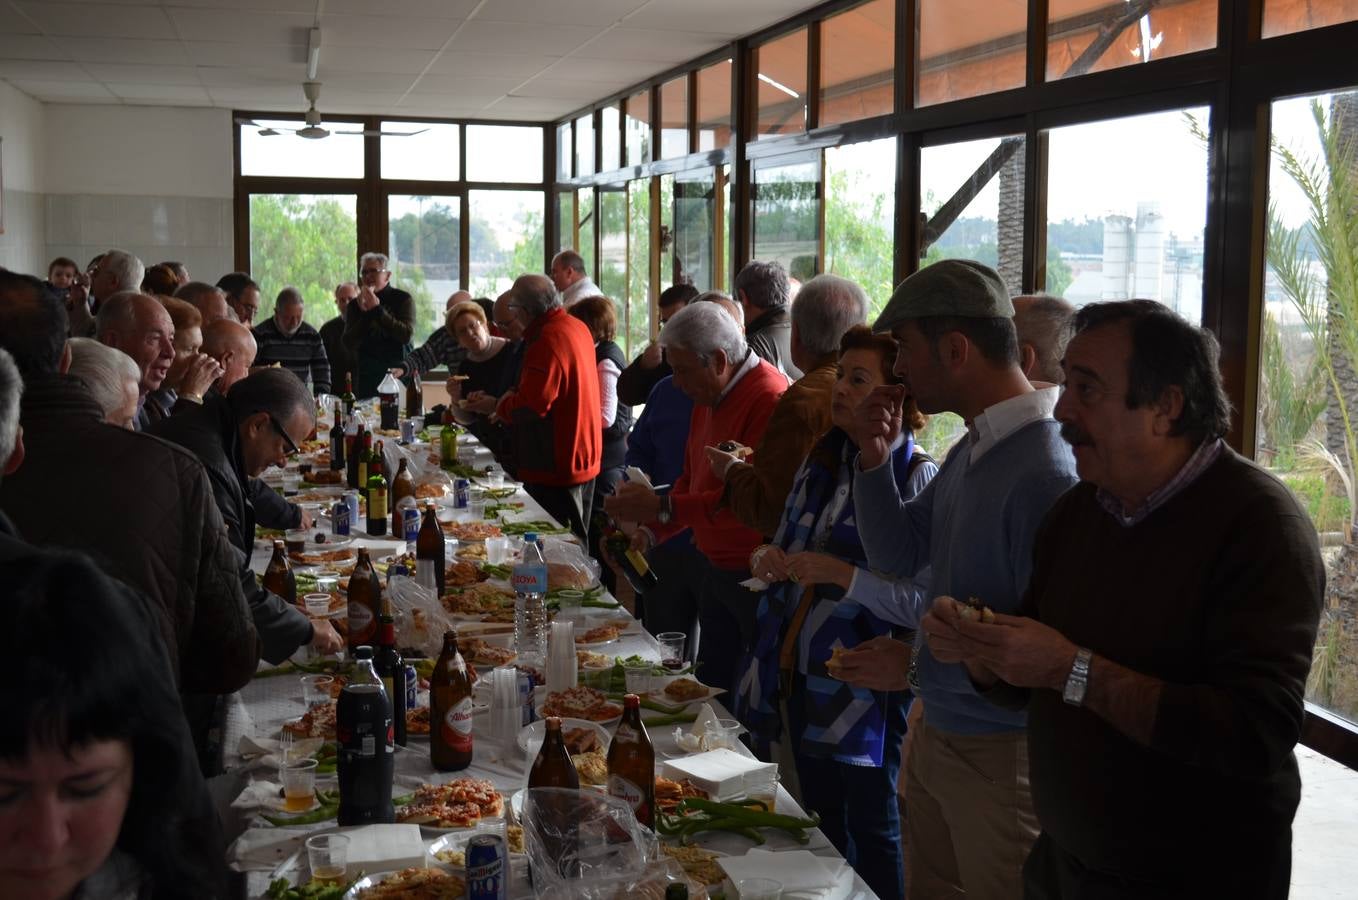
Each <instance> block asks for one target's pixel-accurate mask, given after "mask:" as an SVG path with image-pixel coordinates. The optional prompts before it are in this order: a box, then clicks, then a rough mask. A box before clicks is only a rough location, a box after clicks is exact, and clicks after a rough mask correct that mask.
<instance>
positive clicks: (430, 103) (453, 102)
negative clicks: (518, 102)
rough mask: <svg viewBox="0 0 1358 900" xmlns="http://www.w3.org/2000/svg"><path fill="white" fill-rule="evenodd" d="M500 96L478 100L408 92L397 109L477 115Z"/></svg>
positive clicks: (426, 112) (452, 115)
mask: <svg viewBox="0 0 1358 900" xmlns="http://www.w3.org/2000/svg"><path fill="white" fill-rule="evenodd" d="M497 99H499V98H498V97H492V98H488V99H486V100H482V101H480V102H477V101H476V100H475V98H472V97H466V96H459V97H446V96H444V95H442V94H408V95H406V96H405V97H404V98H402V100H401V101H400V102H399V103H398V104H396V109H398V110H406V111H407V112H409V113H411V114H414V115H421V116H435V115H437V116H450V117H454V118H455V117H457V116H468V117H473V118H474V117H476V116H478V115H480V113H481V110H482V109H484V108H485V106H486V104H488V103H492V102H494V101H495V100H497Z"/></svg>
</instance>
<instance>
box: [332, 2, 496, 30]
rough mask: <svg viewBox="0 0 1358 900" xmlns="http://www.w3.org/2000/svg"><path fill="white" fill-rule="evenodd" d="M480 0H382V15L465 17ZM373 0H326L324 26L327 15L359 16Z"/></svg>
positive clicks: (367, 9) (392, 16)
mask: <svg viewBox="0 0 1358 900" xmlns="http://www.w3.org/2000/svg"><path fill="white" fill-rule="evenodd" d="M479 2H480V0H382V4H381V6H382V15H384V16H387V17H391V18H397V17H399V18H406V17H420V18H433V19H465V18H467V17H468V16H470V15H471V14H472V11H473V10H474V9H476V6H477V4H478V3H479ZM376 5H377V4H376V3H375V2H374V0H326V3H325V15H324V16H323V17H322V18H321V27H322V28H324V27H325V24H326V22H328V21H329V17H330V16H332V15H335V16H359V15H363V14H365V13H371V12H372V11H373V7H374V6H376Z"/></svg>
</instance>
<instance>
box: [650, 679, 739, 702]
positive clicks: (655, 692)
mask: <svg viewBox="0 0 1358 900" xmlns="http://www.w3.org/2000/svg"><path fill="white" fill-rule="evenodd" d="M651 678H652V680H653V683H654V682H656V681H660V682H661V683H660V684H659V686H658V687H652V688H651V690H649V691H647V692H646V696H648V697H650V698H651V699H652V700H658V701H660V702H661V703H668V704H669V705H670V706H681V705H682V706H689V705H691V704H694V703H702V702H704V701H707V700H711V699H712V698H713V697H716V696H717V695H718V694H724V693H726V691H725V690H724V689H722V688H714V687H712V686H711V685H707V684H703V683H702V682H701V681H698V679H697V678H694V677H693V675H692V674H689V675H674V676H669V675H652V676H651ZM681 678H687V679H689V680H690V681H697V682H698V684H699V685H701V686H702V687H704V688H706V689H707V693H706V694H704V695H702V696H701V697H694V698H693V699H692V700H683V699H680V698H679V697H672V696H670V695H669V694H667V693H665V688H666V687H668V686H669V685H670V684H672V683H674V682H676V681H678V680H679V679H681Z"/></svg>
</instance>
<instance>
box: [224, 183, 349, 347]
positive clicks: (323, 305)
mask: <svg viewBox="0 0 1358 900" xmlns="http://www.w3.org/2000/svg"><path fill="white" fill-rule="evenodd" d="M357 199H358V198H357V197H356V196H355V195H354V194H251V195H250V274H251V275H253V276H254V279H255V281H257V282H259V286H260V292H259V293H260V298H259V299H260V308H259V312H258V313H257V314H256V315H255V321H256V322H262V321H264V320H265V319H267V318H268V317H269V316H272V315H273V306H274V300H275V299H276V298H277V296H278V292H279V291H281V290H282V289H283V288H285V287H289V286H291V287H295V288H297V290H299V291H301V292H302V297H303V298H304V299H305V300H306V303H307V305H308V306H309V307H311V309H312V310H313V311H314V310H321V314H322V315H323V316H324V318H321V319H320V320H319V321H324V320H325V319H328V318H330V310H331V309H333V308H334V307H333V306H332V305H331V304H333V303H334V290H335V285H337V284H339V283H340V282H341V281H352V280H353V279H354V278H355V277H356V276H357V274H358V226H357V223H356V218H355V208H356V206H357ZM311 315H312V317H313V318H315V317H316V313H315V312H312V313H311Z"/></svg>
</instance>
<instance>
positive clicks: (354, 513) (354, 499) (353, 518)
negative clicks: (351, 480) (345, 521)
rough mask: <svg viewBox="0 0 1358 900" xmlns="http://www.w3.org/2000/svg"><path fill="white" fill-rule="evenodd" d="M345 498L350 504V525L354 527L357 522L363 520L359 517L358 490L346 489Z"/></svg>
mask: <svg viewBox="0 0 1358 900" xmlns="http://www.w3.org/2000/svg"><path fill="white" fill-rule="evenodd" d="M344 499H345V501H346V502H347V503H348V504H349V526H350V527H351V528H352V527H353V524H354V523H355V522H360V521H362V520H361V519H359V517H358V491H345V492H344Z"/></svg>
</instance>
